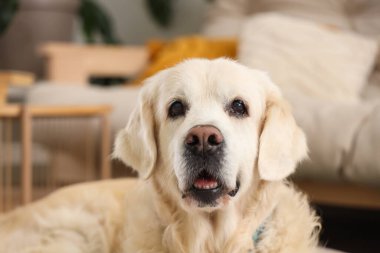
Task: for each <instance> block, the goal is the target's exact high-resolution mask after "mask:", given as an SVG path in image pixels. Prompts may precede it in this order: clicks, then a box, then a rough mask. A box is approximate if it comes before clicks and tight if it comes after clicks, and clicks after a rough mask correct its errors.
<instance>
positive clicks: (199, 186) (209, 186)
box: [194, 183, 218, 190]
mask: <svg viewBox="0 0 380 253" xmlns="http://www.w3.org/2000/svg"><path fill="white" fill-rule="evenodd" d="M194 187H195V188H197V189H203V190H209V189H214V188H216V187H218V183H210V184H197V183H195V184H194Z"/></svg>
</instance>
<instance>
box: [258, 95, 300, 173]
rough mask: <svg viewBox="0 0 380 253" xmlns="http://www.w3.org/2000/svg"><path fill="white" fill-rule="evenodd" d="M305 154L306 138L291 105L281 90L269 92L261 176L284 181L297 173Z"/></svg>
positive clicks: (260, 145)
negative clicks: (296, 120)
mask: <svg viewBox="0 0 380 253" xmlns="http://www.w3.org/2000/svg"><path fill="white" fill-rule="evenodd" d="M306 155H307V145H306V138H305V135H304V133H303V131H302V130H301V129H300V128H299V127H298V126H297V124H296V122H295V120H294V118H293V115H292V113H291V110H290V106H289V105H288V104H287V102H286V101H285V100H283V98H282V97H281V94H280V92H279V91H277V92H273V93H270V94H269V95H268V98H267V102H266V112H265V118H264V125H263V128H262V132H261V135H260V144H259V157H258V169H259V174H260V177H261V178H262V179H264V180H269V181H274V180H281V179H284V178H286V177H287V176H289V175H290V174H291V173H292V172H294V170H295V168H296V166H297V163H298V162H299V161H300V160H302V159H303V158H305V157H306Z"/></svg>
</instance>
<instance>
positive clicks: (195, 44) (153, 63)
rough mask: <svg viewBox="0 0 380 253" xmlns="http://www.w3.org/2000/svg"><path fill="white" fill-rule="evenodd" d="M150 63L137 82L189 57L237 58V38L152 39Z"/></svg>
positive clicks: (190, 37) (149, 47)
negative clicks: (167, 40)
mask: <svg viewBox="0 0 380 253" xmlns="http://www.w3.org/2000/svg"><path fill="white" fill-rule="evenodd" d="M147 47H148V50H149V52H150V64H149V66H148V67H147V69H146V70H145V71H144V72H143V73H142V74H141V76H139V77H138V78H137V80H136V81H135V83H141V81H143V80H144V79H145V78H147V77H150V76H152V75H154V74H155V73H157V72H158V71H160V70H163V69H165V68H168V67H171V66H173V65H175V64H177V63H178V62H181V61H183V60H185V59H189V58H208V59H214V58H218V57H228V58H232V59H235V58H236V48H237V41H236V39H215V38H205V37H201V36H188V37H181V38H177V39H174V40H172V41H170V42H163V41H159V40H152V41H150V42H148V45H147Z"/></svg>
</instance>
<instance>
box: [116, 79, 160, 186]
mask: <svg viewBox="0 0 380 253" xmlns="http://www.w3.org/2000/svg"><path fill="white" fill-rule="evenodd" d="M155 90H156V89H155V85H154V80H153V78H151V79H149V80H148V81H147V82H146V83H145V85H144V87H143V88H142V90H141V92H140V95H139V98H138V101H137V107H136V108H135V109H134V111H133V112H132V113H131V116H130V118H129V121H128V123H127V126H126V127H125V128H124V129H123V130H121V131H120V132H119V134H118V135H117V137H116V141H115V145H114V157H116V158H119V159H121V160H122V161H123V162H124V163H125V164H126V165H128V166H131V167H132V168H133V169H134V170H136V171H137V172H138V173H139V176H140V177H142V178H145V179H147V178H149V177H150V175H151V174H152V172H153V169H154V167H155V165H156V159H157V144H156V138H155V120H154V112H153V100H154V94H155Z"/></svg>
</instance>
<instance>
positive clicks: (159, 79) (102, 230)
mask: <svg viewBox="0 0 380 253" xmlns="http://www.w3.org/2000/svg"><path fill="white" fill-rule="evenodd" d="M236 98H238V99H240V100H241V101H244V102H245V105H246V107H247V110H248V112H247V115H244V116H241V117H237V116H236V115H235V116H234V115H231V113H230V110H229V109H228V108H229V105H230V104H231V101H233V100H234V99H236ZM178 100H180V101H183V102H184V103H185V104H186V113H185V114H184V115H181V116H180V117H176V118H170V117H169V116H168V109H169V107H170V105H171V103H172V102H173V101H178ZM203 125H207V126H213V127H215V128H216V129H218V130H219V131H220V133H221V134H222V135H223V139H224V142H223V152H221V154H219V156H218V163H217V164H218V166H216V167H215V166H214V167H212V166H211V165H210V166H211V167H210V168H211V169H212V171H211V169H210V168H206V169H208V170H210V171H211V172H210V173H212V175H214V176H215V177H216V178H218V180H220V182H221V185H222V186H221V187H223V190H224V192H223V193H221V194H222V195H220V196H219V195H218V197H215V198H214V199H212V201H210V202H208V201H202V200H199V199H197V198H195V197H194V196H193V195H192V194H188V193H189V192H191V187H190V188H189V184H190V185H191V183H192V181H191V179H190V178H191V173H195V172H194V171H193V172H192V171H190V172H189V170H192V169H194V170H197V169H204V168H191V166H190V167H189V166H188V163H189V161H188V160H186V159H185V157H184V153H185V149H186V147H185V145H184V139H185V138H186V135H187V134H188V132H189V131H190V130H191V129H192V128H193V127H196V126H203ZM306 152H307V148H306V141H305V137H304V134H303V132H302V131H301V130H300V129H299V128H298V126H297V125H296V123H295V121H294V118H293V117H292V115H291V112H290V110H289V107H288V106H287V103H286V102H284V100H283V99H282V97H281V94H280V92H279V90H278V88H277V87H276V86H275V85H274V84H273V83H272V82H271V81H270V79H269V78H268V77H267V75H266V74H265V73H262V72H260V71H255V70H251V69H248V68H246V67H244V66H241V65H239V64H237V63H235V62H232V61H230V60H226V59H217V60H212V61H210V60H201V59H196V60H189V61H185V62H183V63H181V64H179V65H177V66H175V67H173V68H170V69H167V70H164V71H162V72H160V73H159V74H157V75H156V76H154V77H152V78H150V79H149V80H148V81H146V84H145V86H144V87H143V89H142V92H141V96H140V98H139V102H138V105H137V108H136V109H135V111H134V113H133V115H132V116H131V118H130V120H129V123H128V125H127V126H126V128H125V129H124V130H122V131H121V132H120V134H119V135H118V137H117V140H116V144H115V155H116V156H117V157H118V158H120V159H122V160H123V161H124V162H125V163H126V164H128V165H130V166H131V167H133V168H134V169H135V170H137V171H138V172H139V175H140V178H141V179H140V180H133V179H124V180H111V181H104V182H98V183H87V184H82V185H78V186H72V187H68V188H66V189H62V190H60V191H57V192H56V193H54V194H52V195H50V196H48V197H47V198H45V199H43V200H41V201H39V202H36V203H34V204H32V205H29V206H27V207H24V208H20V209H18V210H15V211H13V212H11V213H9V214H6V215H3V216H2V217H1V218H0V252H4V253H6V252H55V253H58V252H125V253H136V252H141V253H148V252H151V253H153V252H154V253H159V252H161V253H164V252H167V253H168V252H170V253H201V252H202V253H243V252H244V253H247V252H262V253H264V252H268V253H269V252H289V253H290V252H291V253H295V252H302V253H305V252H311V251H312V249H313V248H314V246H315V244H316V237H317V236H316V234H317V233H316V230H317V228H318V219H317V218H316V216H315V215H314V212H313V211H312V210H311V209H310V208H309V205H308V203H307V200H306V198H305V197H304V196H303V195H302V194H300V193H297V192H296V191H295V190H294V189H293V188H292V187H291V186H290V185H289V184H287V183H286V182H285V181H284V179H285V178H286V177H287V176H288V175H289V174H291V173H292V172H293V171H294V169H295V167H296V165H297V163H298V161H300V160H301V159H302V158H304V157H305V156H306ZM189 159H190V158H189ZM204 159H205V165H204V166H205V167H207V166H209V165H206V164H208V162H207V161H206V160H207V159H208V157H206V158H204ZM200 166H203V165H200ZM229 191H236V192H235V193H236V195H234V194H230V193H228V192H229ZM259 227H262V228H263V232H262V233H261V234H260V236H259V240H258V241H255V242H254V241H253V240H252V236H253V235H254V234H255V231H257V229H258V228H259Z"/></svg>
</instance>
